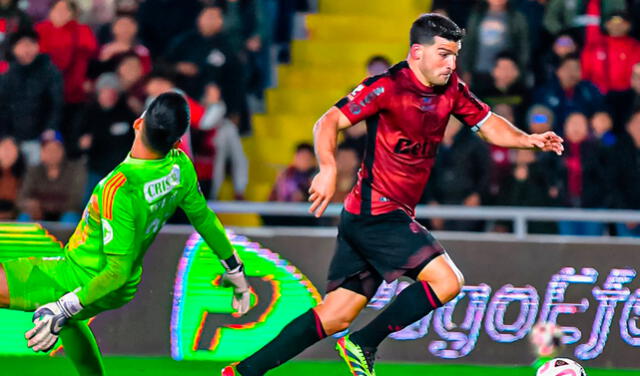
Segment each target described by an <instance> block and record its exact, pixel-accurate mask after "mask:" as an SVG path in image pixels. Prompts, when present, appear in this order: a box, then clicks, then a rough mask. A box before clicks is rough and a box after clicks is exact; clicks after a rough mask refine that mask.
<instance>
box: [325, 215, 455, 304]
mask: <svg viewBox="0 0 640 376" xmlns="http://www.w3.org/2000/svg"><path fill="white" fill-rule="evenodd" d="M444 253H445V250H444V248H443V247H442V245H441V244H440V243H439V242H438V241H437V240H436V239H435V238H434V237H433V235H431V233H430V232H429V231H428V230H427V229H426V228H425V227H424V226H422V225H421V224H420V223H418V222H417V221H416V220H415V219H413V218H411V217H410V216H409V215H407V213H405V212H404V211H402V210H394V211H392V212H389V213H385V214H381V215H355V214H351V213H349V212H347V211H346V210H344V209H343V210H342V214H341V215H340V225H339V226H338V240H337V245H336V252H335V254H334V256H333V259H332V260H331V265H330V266H329V277H328V279H329V282H328V284H327V292H331V291H333V290H335V289H337V288H338V287H344V288H346V289H349V290H352V291H355V292H357V293H359V294H361V295H364V296H366V297H367V298H368V299H371V297H373V295H374V294H375V292H376V290H377V289H378V287H379V286H380V284H381V283H382V280H385V281H387V282H391V281H393V280H395V279H397V278H398V277H400V276H403V275H404V276H407V277H409V278H412V279H417V277H418V274H419V273H420V271H422V269H423V268H424V267H425V265H427V264H428V263H429V262H430V261H431V260H433V259H434V258H435V257H437V256H440V255H442V254H444Z"/></svg>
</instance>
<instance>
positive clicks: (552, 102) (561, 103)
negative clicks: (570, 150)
mask: <svg viewBox="0 0 640 376" xmlns="http://www.w3.org/2000/svg"><path fill="white" fill-rule="evenodd" d="M534 102H535V103H538V104H543V105H545V106H547V107H549V108H550V109H551V110H552V111H553V114H554V120H555V124H554V126H553V129H554V131H555V132H556V133H559V134H562V132H563V129H562V126H563V124H564V122H565V119H566V118H567V116H568V115H569V114H570V113H572V112H581V113H583V114H585V115H586V116H589V117H590V116H592V115H593V114H594V113H595V112H598V111H602V110H603V106H604V104H603V97H602V94H600V91H599V90H598V88H597V87H595V86H594V85H593V84H592V83H591V82H589V81H586V80H582V78H581V69H580V58H579V57H578V56H577V55H567V56H565V57H564V58H563V59H562V60H560V63H559V64H558V67H557V68H556V77H555V79H554V80H552V81H550V82H549V83H547V84H546V85H544V86H542V87H540V88H538V89H537V90H536V92H535V94H534Z"/></svg>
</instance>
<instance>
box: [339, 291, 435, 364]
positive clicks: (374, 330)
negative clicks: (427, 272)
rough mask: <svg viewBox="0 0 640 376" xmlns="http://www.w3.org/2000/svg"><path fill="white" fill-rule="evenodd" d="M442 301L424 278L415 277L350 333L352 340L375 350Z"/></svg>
mask: <svg viewBox="0 0 640 376" xmlns="http://www.w3.org/2000/svg"><path fill="white" fill-rule="evenodd" d="M440 306H442V303H441V302H440V300H439V299H438V297H437V296H436V294H435V292H434V291H433V289H432V288H431V286H429V284H428V283H427V282H424V281H418V282H416V283H414V284H412V285H410V286H409V287H407V288H405V289H404V290H402V292H401V293H400V294H398V296H397V297H396V299H395V300H394V301H393V302H391V304H389V306H388V307H387V308H386V309H385V310H384V311H382V313H380V314H379V315H378V316H377V317H376V318H375V319H373V320H372V321H371V322H370V323H369V324H367V326H365V327H364V328H362V329H360V330H358V331H357V332H355V333H353V334H351V336H350V339H351V341H352V342H354V343H356V344H358V345H360V346H361V347H362V348H363V349H365V350H369V351H375V349H377V348H378V345H380V343H381V342H382V341H383V340H384V339H385V338H386V337H387V336H388V335H389V334H391V333H393V332H397V331H399V330H402V329H403V328H404V327H406V326H407V325H411V324H413V323H414V322H416V321H418V320H419V319H421V318H423V317H424V316H426V315H427V314H428V313H429V312H431V311H432V310H434V309H436V308H438V307H440Z"/></svg>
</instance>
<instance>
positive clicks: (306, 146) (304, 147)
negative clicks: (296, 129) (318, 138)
mask: <svg viewBox="0 0 640 376" xmlns="http://www.w3.org/2000/svg"><path fill="white" fill-rule="evenodd" d="M301 151H308V152H309V153H311V154H313V153H314V151H313V145H311V144H310V143H308V142H301V143H299V144H298V145H296V154H297V153H299V152H301Z"/></svg>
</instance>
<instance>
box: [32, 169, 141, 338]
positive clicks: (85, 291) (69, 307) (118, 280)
mask: <svg viewBox="0 0 640 376" xmlns="http://www.w3.org/2000/svg"><path fill="white" fill-rule="evenodd" d="M125 182H126V178H124V176H123V175H122V176H116V177H114V178H113V179H111V181H110V182H109V183H107V185H110V184H111V185H110V188H109V189H106V190H105V192H106V193H105V195H104V196H103V197H102V206H101V211H100V216H101V218H100V221H101V224H102V237H103V239H102V243H103V249H102V251H103V254H104V255H105V264H104V267H103V268H102V270H101V271H100V272H99V273H98V274H97V275H96V276H95V277H93V278H91V279H90V280H89V281H88V282H87V283H86V284H85V285H83V286H78V288H77V289H75V290H74V291H71V292H68V293H66V294H65V295H63V296H62V297H61V298H60V299H58V300H57V301H55V302H51V303H48V304H45V305H43V306H41V307H39V308H38V309H37V310H36V311H35V312H34V314H33V323H34V327H33V329H31V330H29V331H28V332H27V333H26V334H25V337H26V338H27V339H28V343H27V345H28V346H29V347H31V348H32V349H33V350H34V351H48V350H49V349H50V348H51V347H53V345H55V343H56V341H57V339H58V334H59V333H60V330H62V328H63V327H64V325H65V324H66V322H67V321H68V320H69V319H71V318H72V317H73V316H75V315H77V314H78V313H80V312H81V311H82V310H83V309H84V307H86V306H88V305H90V304H92V303H94V302H96V301H98V300H100V299H101V298H103V297H105V296H106V295H108V294H110V293H112V292H113V291H116V290H118V289H119V288H121V287H122V286H123V285H124V284H125V283H126V282H127V281H128V280H129V277H130V275H131V272H132V267H133V261H134V259H135V257H136V256H137V255H136V254H135V252H134V247H135V245H134V244H135V243H134V242H135V231H136V227H135V213H136V210H135V208H134V206H133V201H132V195H131V194H130V193H129V192H126V191H125V190H123V189H120V188H122V186H123V185H124V183H125Z"/></svg>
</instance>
